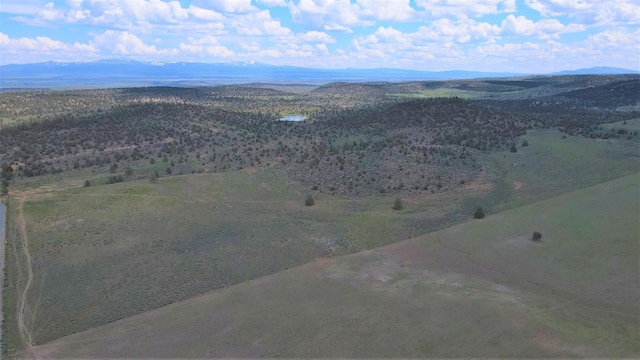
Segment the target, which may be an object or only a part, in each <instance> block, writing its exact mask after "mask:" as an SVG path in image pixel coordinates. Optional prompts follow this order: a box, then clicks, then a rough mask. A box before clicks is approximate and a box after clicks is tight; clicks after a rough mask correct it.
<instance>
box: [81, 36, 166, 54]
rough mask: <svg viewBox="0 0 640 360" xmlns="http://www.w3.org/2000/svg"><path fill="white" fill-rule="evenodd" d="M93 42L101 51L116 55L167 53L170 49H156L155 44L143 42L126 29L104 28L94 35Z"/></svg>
mask: <svg viewBox="0 0 640 360" xmlns="http://www.w3.org/2000/svg"><path fill="white" fill-rule="evenodd" d="M93 43H94V44H95V46H97V47H98V48H99V49H101V50H102V51H103V52H104V51H105V50H107V51H108V52H110V53H111V54H117V55H168V54H171V53H172V51H171V50H169V49H167V50H158V49H156V47H155V45H147V44H145V43H144V42H143V41H142V40H141V39H140V38H139V37H137V36H136V35H134V34H131V33H128V32H126V31H114V30H106V31H105V32H104V33H102V34H98V35H95V36H94V41H93Z"/></svg>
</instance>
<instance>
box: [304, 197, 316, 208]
mask: <svg viewBox="0 0 640 360" xmlns="http://www.w3.org/2000/svg"><path fill="white" fill-rule="evenodd" d="M304 204H305V205H306V206H313V204H315V201H314V200H313V196H311V194H309V195H307V198H306V199H304Z"/></svg>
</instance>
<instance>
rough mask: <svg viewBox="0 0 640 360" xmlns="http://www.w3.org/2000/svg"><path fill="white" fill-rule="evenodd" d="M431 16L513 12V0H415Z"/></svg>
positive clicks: (469, 15)
mask: <svg viewBox="0 0 640 360" xmlns="http://www.w3.org/2000/svg"><path fill="white" fill-rule="evenodd" d="M416 4H417V5H418V6H419V7H421V8H424V9H425V10H426V11H427V13H429V14H430V15H431V16H433V17H436V18H437V17H441V16H456V17H457V16H462V17H465V16H466V17H478V16H482V15H488V14H498V13H502V12H514V11H515V10H516V4H515V0H475V1H466V0H416Z"/></svg>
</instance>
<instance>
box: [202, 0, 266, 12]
mask: <svg viewBox="0 0 640 360" xmlns="http://www.w3.org/2000/svg"><path fill="white" fill-rule="evenodd" d="M193 5H195V6H199V7H202V8H206V9H212V10H215V11H219V12H224V13H247V12H254V11H258V8H256V7H255V6H253V5H251V0H195V1H193Z"/></svg>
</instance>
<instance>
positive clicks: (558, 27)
mask: <svg viewBox="0 0 640 360" xmlns="http://www.w3.org/2000/svg"><path fill="white" fill-rule="evenodd" d="M583 30H585V27H584V26H583V25H578V24H569V25H563V24H562V23H561V22H560V21H558V20H557V19H543V20H541V21H539V22H533V21H532V20H529V19H527V18H525V17H524V16H517V17H516V16H514V15H513V14H510V15H509V16H507V18H506V19H504V20H503V21H502V34H504V35H511V36H536V37H539V38H559V37H560V34H564V33H569V32H579V31H583Z"/></svg>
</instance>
